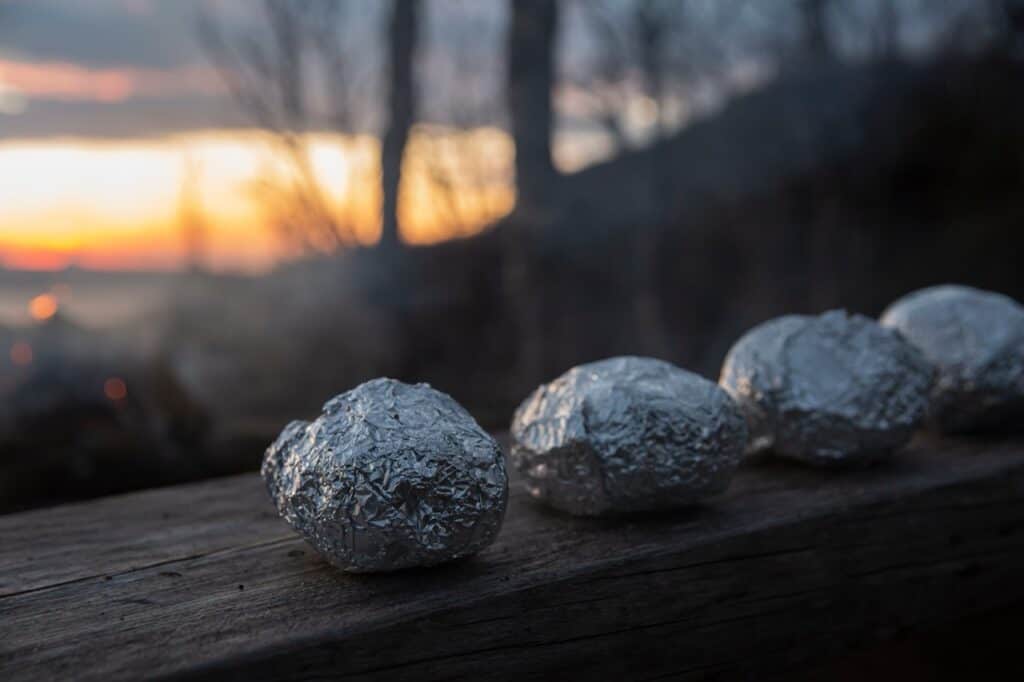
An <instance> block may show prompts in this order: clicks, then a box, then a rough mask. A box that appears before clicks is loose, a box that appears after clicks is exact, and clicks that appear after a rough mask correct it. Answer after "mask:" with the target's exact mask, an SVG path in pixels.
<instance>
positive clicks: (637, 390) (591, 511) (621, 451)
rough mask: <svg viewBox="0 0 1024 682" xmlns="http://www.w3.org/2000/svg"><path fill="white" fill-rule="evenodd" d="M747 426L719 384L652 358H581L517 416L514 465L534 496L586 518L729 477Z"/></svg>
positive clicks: (698, 491) (670, 499) (659, 504)
mask: <svg viewBox="0 0 1024 682" xmlns="http://www.w3.org/2000/svg"><path fill="white" fill-rule="evenodd" d="M745 443H746V425H745V424H744V421H743V417H742V415H741V414H740V412H739V410H738V409H737V408H736V406H735V405H734V404H733V402H732V400H731V399H730V398H729V396H728V395H726V393H725V392H724V391H722V390H721V389H720V388H719V387H718V386H716V385H715V384H714V383H713V382H711V381H708V380H706V379H703V378H701V377H699V376H697V375H695V374H692V373H690V372H687V371H685V370H682V369H680V368H678V367H676V366H674V365H671V364H669V363H667V362H662V361H660V360H655V359H652V358H640V357H617V358H611V359H608V360H602V361H600V362H594V363H590V364H585V365H580V366H578V367H574V368H572V369H570V370H569V371H568V372H566V373H565V374H563V375H562V376H561V377H559V378H558V379H555V380H554V381H552V382H551V383H549V384H545V385H543V386H540V387H539V388H537V389H536V390H535V391H534V392H533V393H532V394H531V395H530V396H529V397H528V398H527V399H526V400H525V401H524V402H523V403H522V405H520V406H519V409H518V410H516V413H515V417H514V419H513V422H512V463H513V465H514V466H515V467H516V469H517V470H518V471H519V472H521V473H522V475H523V479H524V483H525V485H526V489H527V491H528V492H529V493H530V495H531V496H533V497H534V498H536V499H538V500H540V501H542V502H544V503H546V504H548V505H550V506H551V507H554V508H556V509H560V510H562V511H565V512H569V513H571V514H576V515H583V516H597V515H604V514H619V513H629V512H641V511H650V510H658V509H667V508H672V507H679V506H684V505H689V504H693V503H695V502H697V501H699V500H701V499H702V498H705V497H707V496H709V495H713V494H716V493H720V492H722V491H723V490H725V488H726V487H727V486H728V485H729V481H730V480H731V478H732V475H733V473H734V472H735V470H736V467H737V466H738V465H739V462H740V460H741V458H742V456H743V449H744V445H745Z"/></svg>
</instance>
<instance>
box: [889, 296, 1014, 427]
mask: <svg viewBox="0 0 1024 682" xmlns="http://www.w3.org/2000/svg"><path fill="white" fill-rule="evenodd" d="M882 324H883V325H885V326H887V327H892V328H894V329H897V330H898V331H899V332H900V333H901V334H903V336H904V337H905V338H906V339H907V340H908V341H910V342H911V343H913V344H914V345H915V346H917V347H918V348H920V349H921V351H922V352H923V353H924V355H925V357H926V358H927V359H928V360H929V361H930V362H931V363H932V364H933V365H934V366H935V368H936V370H937V376H938V380H937V381H936V383H935V387H934V389H933V390H932V403H931V414H930V421H932V422H933V423H934V425H935V426H937V427H938V428H939V429H941V430H943V431H947V432H963V431H979V430H984V429H989V428H1002V427H1007V426H1009V427H1011V428H1012V427H1013V426H1015V425H1016V426H1019V425H1020V420H1021V418H1022V417H1024V307H1022V306H1021V305H1020V304H1018V303H1017V302H1016V301H1014V300H1013V299H1011V298H1008V297H1006V296H1003V295H1002V294H996V293H992V292H987V291H980V290H978V289H972V288H970V287H963V286H952V285H947V286H939V287H932V288H929V289H923V290H921V291H917V292H915V293H912V294H909V295H907V296H905V297H903V298H901V299H900V300H898V301H896V302H895V303H893V304H892V305H891V306H889V308H888V310H886V311H885V313H884V314H883V315H882Z"/></svg>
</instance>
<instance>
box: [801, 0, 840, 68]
mask: <svg viewBox="0 0 1024 682" xmlns="http://www.w3.org/2000/svg"><path fill="white" fill-rule="evenodd" d="M798 3H799V5H798V6H799V8H800V20H801V23H802V25H803V27H802V35H803V52H804V54H805V55H806V57H807V58H809V59H818V60H826V59H831V58H832V42H831V40H830V39H829V35H828V26H827V21H826V14H827V12H828V7H829V4H830V0H798Z"/></svg>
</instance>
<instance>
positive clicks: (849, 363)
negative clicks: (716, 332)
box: [720, 311, 933, 466]
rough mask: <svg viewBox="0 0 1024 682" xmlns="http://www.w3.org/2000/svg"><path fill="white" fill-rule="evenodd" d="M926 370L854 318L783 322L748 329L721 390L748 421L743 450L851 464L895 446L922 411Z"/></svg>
mask: <svg viewBox="0 0 1024 682" xmlns="http://www.w3.org/2000/svg"><path fill="white" fill-rule="evenodd" d="M932 381H933V371H932V369H931V367H930V366H929V364H928V362H927V361H926V360H925V358H924V356H923V355H922V354H921V353H920V352H919V351H918V350H917V349H915V348H914V347H913V346H912V345H911V344H909V343H908V342H907V341H905V340H904V339H903V338H902V337H901V336H900V335H899V334H897V333H896V332H894V331H893V330H891V329H884V328H882V327H881V326H879V325H878V324H877V323H875V322H874V321H873V320H870V319H868V318H866V317H863V316H861V315H848V314H847V313H845V312H844V311H831V312H827V313H825V314H824V315H820V316H817V317H813V316H803V315H787V316H785V317H779V318H776V319H774V320H770V321H768V322H765V323H764V324H761V325H759V326H757V327H755V328H754V329H752V330H751V331H749V332H747V334H746V335H744V336H743V337H742V338H741V339H740V340H739V341H737V342H736V344H735V345H734V346H733V347H732V349H731V350H730V351H729V354H728V355H727V357H726V359H725V364H724V366H723V367H722V376H721V380H720V383H721V385H722V387H723V388H725V390H726V391H728V392H729V394H730V395H732V397H733V398H734V399H735V400H736V402H737V403H738V404H739V406H740V408H741V409H742V410H743V412H744V414H745V416H746V418H747V426H748V427H749V429H750V450H751V451H760V450H768V449H770V450H772V451H773V452H775V453H776V454H779V455H783V456H786V457H791V458H795V459H799V460H802V461H805V462H808V463H811V464H816V465H823V466H828V465H837V464H856V463H861V462H867V461H871V460H873V459H877V458H879V457H881V456H883V455H885V454H886V453H888V452H891V451H892V450H894V449H896V448H899V447H900V446H902V445H904V444H905V443H906V442H907V441H908V440H909V439H910V437H911V436H912V435H913V432H914V430H915V429H916V428H917V426H918V425H919V423H920V422H921V420H922V419H923V417H924V415H925V412H926V409H927V407H928V392H929V390H930V389H931V386H932Z"/></svg>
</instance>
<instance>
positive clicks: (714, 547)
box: [0, 440, 1024, 680]
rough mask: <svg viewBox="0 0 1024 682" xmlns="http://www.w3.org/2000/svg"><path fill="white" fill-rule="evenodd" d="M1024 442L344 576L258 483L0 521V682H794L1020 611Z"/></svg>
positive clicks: (516, 522)
mask: <svg viewBox="0 0 1024 682" xmlns="http://www.w3.org/2000/svg"><path fill="white" fill-rule="evenodd" d="M1022 571H1024V442H1021V441H1019V440H1017V441H998V442H997V441H992V442H972V441H966V440H964V441H927V440H922V441H919V442H917V443H916V444H915V445H914V446H913V447H912V448H911V449H909V450H907V451H905V452H902V453H900V454H899V455H898V456H897V457H896V458H895V459H894V460H893V461H892V462H891V463H888V464H886V465H883V466H879V467H876V468H873V469H868V470H863V471H853V472H843V473H827V472H818V471H811V470H807V469H803V468H798V467H796V466H792V465H786V464H783V463H777V462H771V461H760V462H753V463H751V464H749V465H747V466H745V467H744V469H743V470H741V472H740V474H739V476H738V478H737V480H736V482H735V483H734V485H733V486H732V488H731V489H730V491H729V493H728V494H726V495H725V496H723V497H722V498H721V499H719V500H717V501H716V502H715V503H714V504H710V505H707V506H705V507H703V508H700V509H695V510H690V511H683V512H679V513H676V514H672V515H670V516H668V517H659V518H654V517H648V518H632V519H624V520H617V521H596V520H580V519H573V518H570V517H566V516H562V515H558V514H555V513H549V512H546V511H544V510H541V509H538V508H536V507H535V506H534V505H532V504H531V503H530V501H529V500H528V499H526V498H525V496H524V495H523V494H521V493H520V492H518V489H517V488H515V493H514V494H513V496H512V500H511V504H510V509H509V515H508V519H507V521H506V524H505V528H504V530H503V532H502V534H501V536H500V538H499V540H498V542H497V544H496V545H495V546H493V547H492V548H490V549H489V550H488V551H487V552H485V553H484V554H482V555H480V556H479V557H477V558H475V559H471V560H466V561H462V562H459V563H456V564H453V565H449V566H446V567H440V568H437V569H432V570H426V571H412V572H405V573H399V574H391V575H379V576H349V575H345V574H343V573H341V572H339V571H337V570H334V569H332V568H330V567H329V566H327V565H326V564H325V563H324V562H322V561H321V560H320V559H318V558H317V557H316V555H315V554H314V553H313V552H312V551H311V550H310V549H309V547H308V546H306V545H305V544H304V543H303V542H302V541H301V540H299V539H298V538H297V537H296V536H294V535H293V534H292V533H291V532H290V531H289V530H288V529H287V528H286V527H285V526H284V524H283V523H282V522H280V521H279V520H278V519H277V518H276V515H275V514H274V512H273V510H272V509H271V507H270V503H269V501H268V499H267V496H266V494H265V492H264V490H263V487H262V484H261V482H260V481H259V479H258V478H257V477H256V476H255V475H244V476H238V477H233V478H227V479H222V480H216V481H210V482H206V483H202V484H196V485H188V486H180V487H176V488H168V489H163V490H157V491H151V492H143V493H136V494H131V495H125V496H120V497H115V498H107V499H104V500H100V501H97V502H91V503H84V504H76V505H70V506H66V507H60V508H56V509H51V510H42V511H36V512H30V513H24V514H18V515H12V516H7V517H0V679H3V680H21V679H101V680H107V679H138V678H141V677H172V678H175V677H188V678H204V679H206V678H208V679H224V678H237V679H246V680H259V679H278V678H283V677H287V678H289V679H327V678H333V677H338V676H345V675H352V676H361V677H365V678H366V679H373V680H392V679H416V680H426V679H442V678H443V679H462V678H465V679H492V678H508V677H510V676H513V675H516V676H525V677H526V678H528V679H529V678H533V677H538V678H539V677H556V676H562V677H569V678H576V677H589V678H591V679H605V678H608V677H613V676H621V677H624V678H628V679H658V678H667V679H668V678H670V679H698V678H706V677H708V676H711V677H714V676H715V675H716V674H723V675H729V676H731V675H733V674H735V673H743V672H756V674H757V677H758V678H760V677H763V676H765V675H767V674H768V673H773V672H774V673H782V674H785V673H787V672H792V671H794V670H799V669H802V667H803V664H804V662H806V661H808V660H814V659H816V658H820V657H823V656H828V655H832V654H836V653H839V652H841V651H844V650H846V649H848V648H850V647H852V646H856V645H858V644H862V643H866V642H868V641H871V640H873V639H875V638H878V637H883V636H887V635H892V634H897V633H902V632H906V631H908V629H912V628H915V627H920V626H927V625H934V624H937V623H940V622H942V621H944V620H948V619H951V618H955V617H959V616H963V615H965V614H968V613H972V612H976V611H979V610H983V609H989V608H993V607H997V606H1000V605H1003V604H1005V603H1006V602H1007V600H1009V599H1019V598H1021V597H1024V580H1022V579H1021V575H1022Z"/></svg>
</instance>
